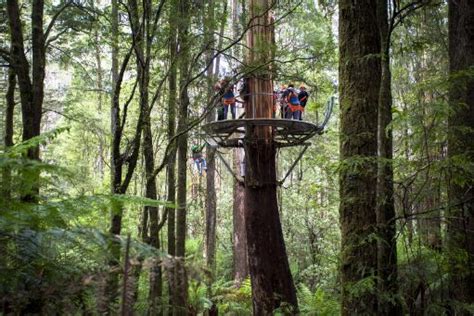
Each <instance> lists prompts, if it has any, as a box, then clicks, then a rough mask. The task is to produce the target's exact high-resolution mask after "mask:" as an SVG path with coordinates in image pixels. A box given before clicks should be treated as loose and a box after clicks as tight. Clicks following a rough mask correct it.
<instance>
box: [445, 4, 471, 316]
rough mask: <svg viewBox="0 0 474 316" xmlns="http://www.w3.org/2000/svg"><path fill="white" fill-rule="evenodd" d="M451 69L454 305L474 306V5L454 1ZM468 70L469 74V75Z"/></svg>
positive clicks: (450, 221)
mask: <svg viewBox="0 0 474 316" xmlns="http://www.w3.org/2000/svg"><path fill="white" fill-rule="evenodd" d="M448 5H449V66H450V67H449V68H450V74H451V76H452V80H451V85H450V91H449V101H450V107H451V115H450V116H449V119H448V124H449V131H448V157H449V159H450V163H451V165H452V168H451V175H450V176H451V178H450V181H449V191H448V197H449V212H448V215H449V218H448V247H449V248H448V250H449V253H450V255H451V258H452V263H451V264H450V267H451V298H452V300H453V302H452V303H453V304H452V307H453V309H455V310H456V311H457V312H458V314H459V315H468V314H469V312H468V311H467V310H462V309H461V308H457V307H458V306H459V303H463V304H473V303H474V170H473V167H472V166H473V163H474V142H473V141H472V140H473V138H474V78H473V76H472V69H473V67H474V2H472V1H469V0H458V1H454V0H450V1H448ZM468 70H470V71H471V73H470V74H466V72H467V71H468Z"/></svg>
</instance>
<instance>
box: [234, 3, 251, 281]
mask: <svg viewBox="0 0 474 316" xmlns="http://www.w3.org/2000/svg"><path fill="white" fill-rule="evenodd" d="M241 2H242V1H239V0H232V32H233V38H234V40H236V39H237V38H238V37H239V36H240V32H241V29H242V28H243V22H242V19H243V16H242V15H243V14H242V12H241V11H242V3H241ZM233 55H234V56H235V57H236V58H237V59H239V60H240V59H241V58H242V49H241V47H240V45H235V46H234V47H233ZM234 67H238V64H237V62H236V63H235V65H234ZM244 161H245V152H244V150H243V149H242V148H234V150H233V169H234V173H235V174H238V175H240V176H242V177H243V176H244V175H243V174H241V173H242V171H243V170H241V168H242V164H243V163H244ZM232 209H233V212H232V213H233V215H232V216H233V238H232V241H233V247H232V250H233V253H234V254H233V260H234V262H233V263H234V264H233V270H234V271H233V272H234V282H235V284H236V285H237V286H240V284H241V283H242V282H243V281H244V280H245V279H246V278H247V277H248V276H249V265H248V257H247V234H246V232H245V216H244V214H245V186H244V183H242V182H240V181H237V180H235V179H234V190H233V205H232Z"/></svg>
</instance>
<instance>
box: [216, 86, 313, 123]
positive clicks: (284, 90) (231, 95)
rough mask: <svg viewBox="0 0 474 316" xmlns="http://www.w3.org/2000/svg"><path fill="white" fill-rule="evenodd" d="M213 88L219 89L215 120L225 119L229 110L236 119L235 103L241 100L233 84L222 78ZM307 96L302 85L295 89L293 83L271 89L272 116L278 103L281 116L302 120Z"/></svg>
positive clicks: (274, 115) (274, 114)
mask: <svg viewBox="0 0 474 316" xmlns="http://www.w3.org/2000/svg"><path fill="white" fill-rule="evenodd" d="M214 89H215V90H216V91H219V96H220V105H219V107H218V109H217V120H218V121H221V120H227V117H228V115H229V110H230V113H231V115H232V119H236V104H237V103H243V102H242V101H241V100H239V99H238V98H237V97H236V95H235V92H234V90H235V86H234V85H233V84H231V83H230V80H228V79H222V80H220V81H219V82H218V83H216V85H215V86H214ZM308 98H309V93H308V92H307V91H306V87H305V86H304V85H301V86H300V87H299V90H297V89H295V87H294V85H293V84H289V85H288V87H286V86H284V85H283V86H281V88H280V89H279V90H275V91H273V101H274V108H273V117H276V112H277V109H278V105H279V109H280V117H281V118H285V119H294V120H302V119H303V113H304V110H305V107H306V103H307V102H308Z"/></svg>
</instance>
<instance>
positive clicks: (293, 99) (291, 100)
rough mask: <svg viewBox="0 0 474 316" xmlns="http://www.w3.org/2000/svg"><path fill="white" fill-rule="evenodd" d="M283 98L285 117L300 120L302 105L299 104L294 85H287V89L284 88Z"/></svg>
mask: <svg viewBox="0 0 474 316" xmlns="http://www.w3.org/2000/svg"><path fill="white" fill-rule="evenodd" d="M283 99H284V100H285V102H286V104H287V108H286V115H285V118H287V119H294V120H300V119H301V112H303V107H302V106H301V104H300V100H299V99H298V93H297V92H296V90H295V86H294V85H292V84H290V85H288V89H286V91H285V93H284V94H283Z"/></svg>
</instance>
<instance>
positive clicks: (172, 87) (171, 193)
mask: <svg viewBox="0 0 474 316" xmlns="http://www.w3.org/2000/svg"><path fill="white" fill-rule="evenodd" d="M171 3H172V5H171V10H170V12H172V11H174V10H175V8H176V4H175V2H174V1H173V2H171ZM169 28H170V34H169V56H170V70H169V75H168V90H169V96H168V132H167V134H168V141H169V142H172V143H171V144H170V146H171V149H170V153H169V156H168V163H167V166H166V177H167V189H168V192H167V201H168V202H169V203H172V204H175V202H176V141H173V137H174V136H175V133H176V103H177V102H176V93H177V92H176V89H177V87H176V85H177V84H176V81H177V80H176V77H177V60H176V58H177V49H178V44H177V28H178V25H177V20H176V16H175V15H174V14H170V16H169ZM165 212H166V214H167V216H168V254H169V255H171V256H175V255H176V209H175V208H172V207H167V208H166V210H165ZM174 276H175V273H174V271H171V272H170V273H169V278H168V290H169V297H170V299H169V305H170V306H174V305H175V297H176V288H175V287H176V284H175V281H174V278H175V277H174Z"/></svg>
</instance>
